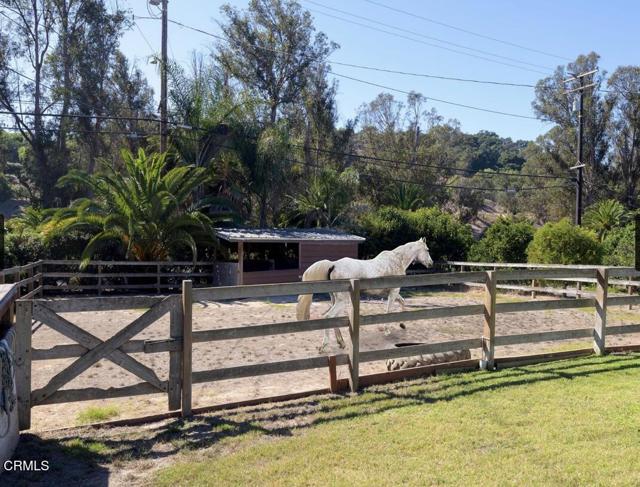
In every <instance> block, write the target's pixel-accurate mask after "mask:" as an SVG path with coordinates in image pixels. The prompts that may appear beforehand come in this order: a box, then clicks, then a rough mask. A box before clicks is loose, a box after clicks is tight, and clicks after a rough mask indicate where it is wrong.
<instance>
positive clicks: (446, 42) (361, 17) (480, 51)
mask: <svg viewBox="0 0 640 487" xmlns="http://www.w3.org/2000/svg"><path fill="white" fill-rule="evenodd" d="M303 1H304V2H306V3H311V4H313V5H317V6H320V7H322V8H325V9H327V10H330V11H333V12H338V13H340V14H343V15H348V16H350V17H354V18H357V19H362V20H365V21H367V22H371V23H373V24H377V25H381V26H383V27H387V28H390V29H394V30H397V31H400V32H405V33H407V34H411V35H414V36H418V37H422V38H423V39H429V40H432V41H436V42H441V43H443V44H448V45H450V46H454V47H458V48H461V49H467V50H469V51H473V52H477V53H480V54H485V55H487V56H493V57H497V58H500V59H504V60H506V61H513V62H516V63H520V64H526V65H528V66H532V67H536V68H542V69H545V70H550V71H553V69H554V68H552V67H549V66H544V65H541V64H535V63H530V62H528V61H522V60H521V59H516V58H512V57H509V56H503V55H501V54H496V53H493V52H490V51H485V50H483V49H476V48H474V47H469V46H465V45H463V44H457V43H455V42H451V41H447V40H445V39H440V38H438V37H433V36H428V35H425V34H422V33H420V32H415V31H412V30H409V29H405V28H403V27H398V26H395V25H392V24H388V23H386V22H380V21H378V20H375V19H372V18H369V17H365V16H363V15H358V14H354V13H351V12H347V11H346V10H341V9H339V8H334V7H329V6H327V5H324V4H322V3H320V2H316V1H315V0H303ZM315 12H316V13H321V14H325V13H324V12H321V11H315ZM338 18H340V17H338ZM340 20H344V21H346V22H350V21H349V20H347V19H344V18H340ZM358 25H362V24H358Z"/></svg>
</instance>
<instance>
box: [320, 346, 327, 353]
mask: <svg viewBox="0 0 640 487" xmlns="http://www.w3.org/2000/svg"><path fill="white" fill-rule="evenodd" d="M326 351H327V347H324V346H322V347H318V353H325V352H326Z"/></svg>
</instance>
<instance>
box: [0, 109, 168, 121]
mask: <svg viewBox="0 0 640 487" xmlns="http://www.w3.org/2000/svg"><path fill="white" fill-rule="evenodd" d="M0 115H14V116H21V117H35V116H36V115H39V116H41V117H54V118H81V119H85V118H89V119H96V120H127V121H135V122H160V119H158V118H149V117H126V116H120V115H81V114H75V113H39V114H36V113H34V112H11V111H7V110H0Z"/></svg>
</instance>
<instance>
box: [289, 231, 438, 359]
mask: <svg viewBox="0 0 640 487" xmlns="http://www.w3.org/2000/svg"><path fill="white" fill-rule="evenodd" d="M415 261H417V262H420V263H421V264H422V265H423V266H425V267H430V266H432V265H433V260H432V259H431V256H430V255H429V248H428V247H427V243H426V241H425V239H424V238H421V239H420V240H418V241H416V242H409V243H406V244H404V245H401V246H399V247H397V248H395V249H393V250H384V251H382V252H380V253H379V254H378V255H377V256H376V257H374V258H373V259H370V260H358V259H352V258H350V257H344V258H342V259H339V260H336V261H330V260H320V261H318V262H316V263H314V264H312V265H311V266H310V267H309V268H308V269H307V270H306V271H305V272H304V274H303V275H302V280H303V281H322V280H329V279H332V280H335V279H364V278H371V277H384V276H399V275H405V274H406V272H407V268H408V267H409V266H410V265H411V264H412V263H413V262H415ZM388 291H389V297H388V298H387V313H389V312H390V311H391V306H392V305H393V303H394V302H395V301H398V302H399V303H400V305H401V306H402V308H403V309H404V299H403V298H402V296H400V288H394V289H389V290H388ZM312 300H313V294H301V295H300V296H298V305H297V308H296V315H297V318H298V320H308V319H309V316H310V313H311V302H312ZM349 305H350V299H349V294H348V293H345V292H342V293H331V307H330V308H329V309H328V310H327V311H326V312H325V313H324V316H325V317H327V318H333V317H336V316H338V315H340V314H342V313H344V312H345V311H346V310H347V309H348V306H349ZM334 332H335V335H336V340H337V341H338V345H340V348H344V346H345V345H344V339H343V338H342V334H341V333H340V330H339V329H338V328H334ZM388 333H389V331H388V325H386V324H385V334H388ZM328 344H329V330H328V329H327V330H324V338H323V340H322V346H321V347H320V349H319V350H320V352H323V351H324V350H325V349H326V347H327V345H328Z"/></svg>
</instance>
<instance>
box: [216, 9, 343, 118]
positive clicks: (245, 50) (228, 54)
mask: <svg viewBox="0 0 640 487" xmlns="http://www.w3.org/2000/svg"><path fill="white" fill-rule="evenodd" d="M221 10H222V13H223V15H224V16H225V17H226V22H223V23H221V24H220V28H221V29H222V32H223V34H224V37H225V41H224V42H222V43H220V45H219V46H218V52H217V54H216V59H217V60H218V62H219V64H220V65H221V66H222V67H223V68H224V69H225V70H226V71H227V72H228V73H229V74H230V75H231V76H232V77H233V78H235V79H237V80H238V81H239V82H240V83H242V85H243V86H244V87H245V89H248V90H251V91H255V92H256V93H257V94H258V95H259V96H260V97H261V98H262V99H263V100H264V102H265V104H266V107H267V113H268V121H269V122H270V123H271V124H273V123H275V121H276V120H277V117H278V110H279V109H280V108H281V107H282V106H283V105H287V104H289V103H293V102H294V101H296V100H297V99H298V98H299V97H300V94H301V93H302V90H303V89H304V87H305V86H306V84H307V80H308V78H309V69H310V68H312V67H313V66H314V65H315V64H318V63H322V62H323V61H324V60H325V59H326V58H327V56H328V55H329V54H330V53H331V52H332V51H333V50H334V49H335V48H336V47H337V45H336V44H334V43H330V42H328V41H327V38H326V36H325V35H324V34H323V33H322V32H318V33H316V31H315V27H314V26H313V22H312V19H311V15H310V14H309V12H307V11H305V10H303V9H302V8H301V7H300V4H298V3H297V2H295V1H292V0H251V1H250V2H249V6H248V8H247V10H246V11H242V12H241V11H239V10H238V9H236V8H234V7H232V6H230V5H224V6H223V7H222V9H221Z"/></svg>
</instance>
